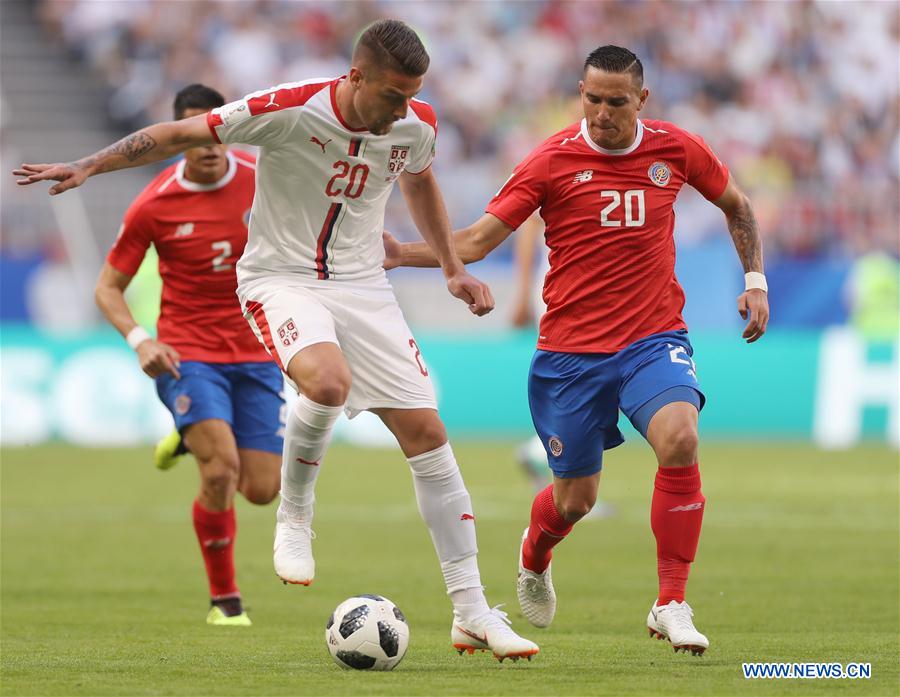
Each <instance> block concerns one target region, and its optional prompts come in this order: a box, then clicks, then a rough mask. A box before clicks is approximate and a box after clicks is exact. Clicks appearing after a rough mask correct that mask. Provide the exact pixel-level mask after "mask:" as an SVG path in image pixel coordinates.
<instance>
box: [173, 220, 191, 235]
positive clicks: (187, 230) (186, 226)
mask: <svg viewBox="0 0 900 697" xmlns="http://www.w3.org/2000/svg"><path fill="white" fill-rule="evenodd" d="M193 234H194V224H193V223H182V224H181V225H179V226H178V227H177V228H175V237H187V236H188V235H193Z"/></svg>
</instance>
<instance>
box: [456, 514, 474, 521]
mask: <svg viewBox="0 0 900 697" xmlns="http://www.w3.org/2000/svg"><path fill="white" fill-rule="evenodd" d="M459 519H460V520H475V516H473V515H472V514H471V513H463V514H462V515H461V516H460V517H459Z"/></svg>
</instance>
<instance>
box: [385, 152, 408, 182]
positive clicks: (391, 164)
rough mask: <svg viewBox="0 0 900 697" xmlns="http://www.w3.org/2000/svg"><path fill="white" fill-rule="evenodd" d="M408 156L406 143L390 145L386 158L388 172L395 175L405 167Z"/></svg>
mask: <svg viewBox="0 0 900 697" xmlns="http://www.w3.org/2000/svg"><path fill="white" fill-rule="evenodd" d="M408 156H409V146H408V145H392V146H391V156H390V158H388V172H390V174H391V176H393V177H397V176H399V175H400V173H401V172H402V171H403V170H404V169H405V168H406V158H407V157H408Z"/></svg>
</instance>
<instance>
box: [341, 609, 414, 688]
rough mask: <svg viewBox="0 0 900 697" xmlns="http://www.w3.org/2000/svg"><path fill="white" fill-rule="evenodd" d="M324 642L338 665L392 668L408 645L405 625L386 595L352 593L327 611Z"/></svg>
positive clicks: (407, 631) (407, 628) (371, 668)
mask: <svg viewBox="0 0 900 697" xmlns="http://www.w3.org/2000/svg"><path fill="white" fill-rule="evenodd" d="M325 643H326V644H327V645H328V651H329V652H330V653H331V657H332V658H333V659H334V661H335V663H337V664H338V665H339V666H340V667H341V668H355V669H357V670H393V669H394V668H395V667H396V665H397V664H398V663H400V661H401V659H402V658H403V656H404V654H405V653H406V647H407V646H409V625H407V624H406V617H404V616H403V613H402V612H400V608H398V607H397V606H396V605H394V603H392V602H391V601H390V600H388V599H387V598H383V597H381V596H380V595H356V596H354V597H352V598H347V600H345V601H344V602H342V603H341V604H340V605H338V606H337V607H336V608H335V610H334V612H332V613H331V617H329V618H328V624H327V625H325Z"/></svg>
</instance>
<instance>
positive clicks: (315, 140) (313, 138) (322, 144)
mask: <svg viewBox="0 0 900 697" xmlns="http://www.w3.org/2000/svg"><path fill="white" fill-rule="evenodd" d="M309 142H310V143H315V144H316V145H318V146H319V147H320V148H322V153H323V154H324V152H325V146H326V145H328V144H329V143H330V142H331V138H329V139H328V140H326V141H325V142H324V143H323V142H322V141H321V140H319V139H318V138H316V137H315V136H312V137H311V138H310V139H309Z"/></svg>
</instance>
